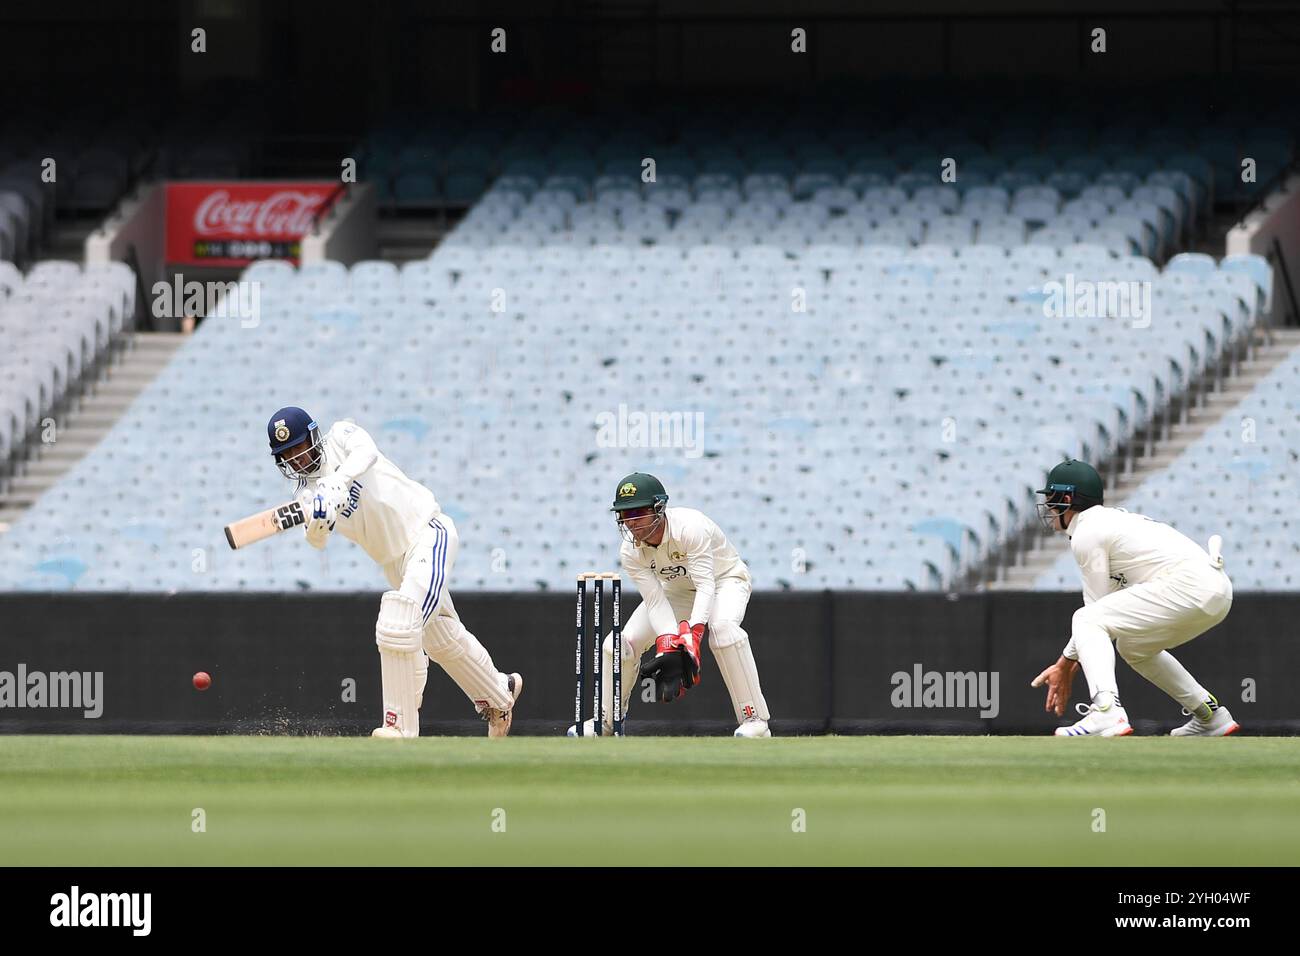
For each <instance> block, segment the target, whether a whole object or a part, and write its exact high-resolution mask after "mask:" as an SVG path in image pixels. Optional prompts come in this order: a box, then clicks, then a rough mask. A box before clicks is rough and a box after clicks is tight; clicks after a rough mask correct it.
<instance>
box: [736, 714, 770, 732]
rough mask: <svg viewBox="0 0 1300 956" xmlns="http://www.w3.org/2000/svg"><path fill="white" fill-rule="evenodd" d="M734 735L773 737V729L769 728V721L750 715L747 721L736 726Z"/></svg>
mask: <svg viewBox="0 0 1300 956" xmlns="http://www.w3.org/2000/svg"><path fill="white" fill-rule="evenodd" d="M731 736H733V737H771V736H772V731H771V730H770V729H768V726H767V721H766V720H764V719H763V718H761V717H749V718H746V720H745V722H744V723H743V724H741V725H740V726H739V727H737V728H736V731H735V733H733V734H732V735H731Z"/></svg>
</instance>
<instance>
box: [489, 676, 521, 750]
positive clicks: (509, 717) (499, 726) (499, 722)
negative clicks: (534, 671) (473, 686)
mask: <svg viewBox="0 0 1300 956" xmlns="http://www.w3.org/2000/svg"><path fill="white" fill-rule="evenodd" d="M506 689H507V690H508V691H510V707H509V708H508V709H506V710H497V709H496V708H495V707H485V708H484V709H483V718H484V719H485V720H486V721H487V722H488V736H489V737H507V736H509V734H510V725H511V723H513V722H514V719H515V702H516V701H517V700H519V695H520V694H522V693H523V692H524V679H523V678H522V677H520V676H519V675H518V674H511V675H510V676H509V677H507V678H506Z"/></svg>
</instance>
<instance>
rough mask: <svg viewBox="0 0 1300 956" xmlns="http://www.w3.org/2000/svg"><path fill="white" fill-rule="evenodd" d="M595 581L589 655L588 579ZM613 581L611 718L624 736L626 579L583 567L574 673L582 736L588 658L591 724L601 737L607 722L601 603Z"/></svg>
mask: <svg viewBox="0 0 1300 956" xmlns="http://www.w3.org/2000/svg"><path fill="white" fill-rule="evenodd" d="M588 580H591V581H594V582H595V585H596V587H595V590H594V591H593V593H592V600H591V625H592V626H591V631H592V634H593V635H594V639H593V640H592V642H591V644H592V645H593V646H592V647H591V653H590V655H588V647H587V626H586V621H585V620H584V618H585V615H586V607H587V581H588ZM606 581H609V582H610V598H611V601H612V603H613V607H612V608H611V614H610V631H611V634H612V635H613V640H612V644H613V648H614V653H613V655H612V657H613V661H612V666H611V668H610V676H611V678H612V683H613V685H614V686H613V687H611V688H610V691H611V696H610V718H611V723H612V724H613V730H614V736H615V737H622V736H623V654H622V648H623V619H622V611H621V609H620V606H619V605H620V598H621V591H622V585H623V582H622V580H621V579H620V577H619V576H618V574H617V573H615V572H610V571H584V572H583V573H581V574H579V575H578V613H577V625H578V627H577V648H576V649H575V651H574V655H573V676H574V683H575V684H576V687H575V689H574V694H573V724H574V727H576V728H577V734H578V736H579V737H581V736H583V735H584V734H583V727H582V723H583V705H584V703H585V702H586V698H587V666H586V662H587V660H588V659H590V661H591V670H592V677H591V698H592V700H591V704H592V707H591V713H592V718H593V719H592V727H593V729H594V730H595V732H596V736H597V737H599V736H600V735H601V733H602V727H603V725H604V713H603V712H602V709H601V704H602V699H601V698H602V693H603V691H604V689H605V688H604V687H603V686H602V684H603V683H604V680H603V674H602V671H603V670H604V668H603V667H602V666H601V656H602V654H601V645H602V644H603V643H604V638H605V635H604V631H603V630H602V625H603V621H602V619H601V611H602V607H601V605H603V604H604V601H605V582H606Z"/></svg>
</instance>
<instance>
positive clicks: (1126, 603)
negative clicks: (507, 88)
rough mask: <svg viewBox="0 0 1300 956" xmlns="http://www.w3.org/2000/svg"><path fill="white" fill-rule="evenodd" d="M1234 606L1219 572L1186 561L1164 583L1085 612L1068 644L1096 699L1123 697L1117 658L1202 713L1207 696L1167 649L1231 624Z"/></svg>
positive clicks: (1113, 596)
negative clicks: (1228, 620)
mask: <svg viewBox="0 0 1300 956" xmlns="http://www.w3.org/2000/svg"><path fill="white" fill-rule="evenodd" d="M1231 607H1232V582H1231V581H1229V580H1228V575H1227V574H1225V573H1224V572H1223V570H1222V569H1221V568H1216V567H1214V566H1213V565H1211V564H1209V563H1207V562H1198V561H1184V562H1182V563H1180V564H1178V565H1176V566H1174V567H1173V568H1171V569H1170V570H1169V571H1167V572H1165V573H1164V574H1162V575H1160V576H1159V577H1156V578H1152V579H1151V580H1150V581H1144V582H1142V583H1141V584H1134V585H1132V586H1131V587H1127V588H1124V589H1123V590H1121V591H1113V592H1111V593H1110V594H1107V595H1106V596H1104V597H1102V598H1099V599H1098V600H1096V601H1094V602H1092V604H1089V605H1087V606H1085V607H1081V608H1079V610H1077V611H1075V612H1074V619H1073V621H1072V628H1071V638H1070V641H1071V644H1073V645H1074V648H1075V650H1076V652H1077V653H1078V655H1079V661H1080V663H1082V665H1083V670H1084V675H1085V677H1087V679H1088V685H1089V689H1090V691H1091V692H1092V696H1094V697H1095V696H1096V695H1097V693H1098V692H1099V691H1103V690H1106V691H1110V692H1111V693H1117V688H1116V685H1115V676H1114V675H1115V653H1116V652H1118V654H1119V656H1120V657H1122V658H1124V660H1125V661H1126V662H1127V663H1128V664H1129V665H1130V666H1131V667H1132V668H1133V669H1134V670H1135V671H1137V672H1138V673H1139V674H1141V675H1142V676H1143V677H1145V678H1146V679H1147V680H1149V681H1151V683H1153V684H1155V685H1156V686H1157V687H1159V688H1160V689H1161V690H1163V691H1164V692H1165V693H1167V694H1168V695H1169V696H1170V697H1172V698H1174V699H1175V700H1176V701H1178V702H1179V703H1180V704H1182V706H1183V707H1184V708H1186V709H1187V710H1189V711H1190V710H1193V709H1195V708H1196V707H1198V706H1200V705H1201V704H1202V703H1203V702H1204V701H1205V699H1206V697H1207V696H1208V692H1207V691H1206V690H1205V688H1204V687H1202V686H1201V685H1200V684H1198V683H1197V682H1196V680H1195V678H1193V677H1192V675H1191V674H1190V673H1188V672H1187V670H1186V668H1184V667H1183V666H1182V664H1180V663H1178V661H1177V660H1176V659H1175V658H1174V657H1173V655H1172V654H1170V653H1169V650H1170V649H1171V648H1175V647H1178V646H1180V645H1182V644H1186V643H1187V642H1188V641H1190V640H1192V639H1193V638H1195V637H1199V636H1200V635H1202V634H1204V633H1205V632H1206V631H1208V630H1209V629H1210V628H1212V627H1214V626H1215V625H1216V624H1218V623H1219V622H1220V621H1222V620H1223V619H1224V618H1225V617H1227V616H1228V611H1229V609H1230V608H1231ZM1111 642H1113V643H1114V647H1113V649H1112V648H1111Z"/></svg>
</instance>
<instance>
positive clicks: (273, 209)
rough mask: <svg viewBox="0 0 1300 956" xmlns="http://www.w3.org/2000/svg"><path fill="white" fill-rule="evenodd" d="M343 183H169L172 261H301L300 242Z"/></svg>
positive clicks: (213, 263)
mask: <svg viewBox="0 0 1300 956" xmlns="http://www.w3.org/2000/svg"><path fill="white" fill-rule="evenodd" d="M337 185H338V184H337V183H169V184H168V186H167V261H168V262H169V263H183V264H188V265H201V266H242V265H245V264H247V263H249V262H251V261H253V260H254V259H291V260H293V261H294V262H297V261H298V253H299V243H300V241H301V239H302V237H303V236H304V235H306V233H307V232H308V231H309V230H310V229H311V225H312V220H313V219H314V218H315V216H316V215H317V213H319V212H320V211H321V209H323V208H324V206H325V204H326V203H327V202H329V200H330V197H331V196H332V195H333V194H334V192H335V189H336V188H337Z"/></svg>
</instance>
